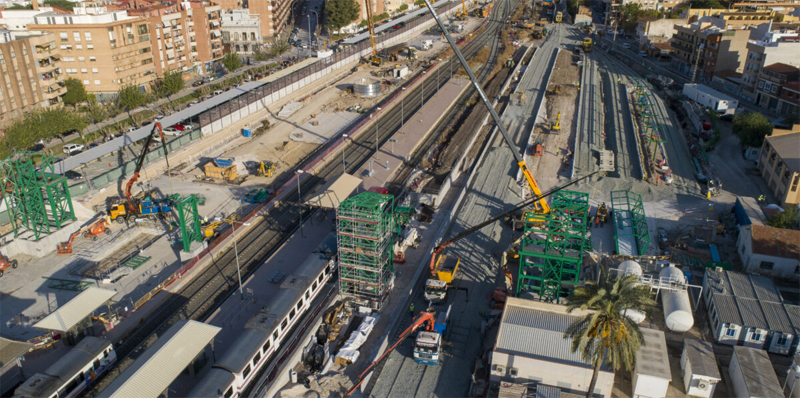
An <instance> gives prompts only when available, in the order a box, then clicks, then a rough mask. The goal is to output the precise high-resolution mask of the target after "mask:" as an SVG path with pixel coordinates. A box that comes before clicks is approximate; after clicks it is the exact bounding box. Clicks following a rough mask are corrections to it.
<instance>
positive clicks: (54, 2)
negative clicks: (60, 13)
mask: <svg viewBox="0 0 800 398" xmlns="http://www.w3.org/2000/svg"><path fill="white" fill-rule="evenodd" d="M75 4H78V3H73V2H71V1H68V0H45V2H44V5H46V6H52V7H61V8H65V9H67V10H70V11H72V9H73V8H75Z"/></svg>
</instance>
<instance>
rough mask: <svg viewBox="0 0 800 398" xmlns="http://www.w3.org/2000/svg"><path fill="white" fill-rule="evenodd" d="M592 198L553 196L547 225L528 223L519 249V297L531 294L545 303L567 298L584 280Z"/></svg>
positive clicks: (566, 194) (567, 193)
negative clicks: (583, 264)
mask: <svg viewBox="0 0 800 398" xmlns="http://www.w3.org/2000/svg"><path fill="white" fill-rule="evenodd" d="M589 209H590V206H589V195H588V194H586V193H582V192H572V191H560V192H556V193H555V194H553V203H552V205H551V211H550V214H548V215H547V216H546V219H545V221H544V222H528V223H526V225H525V233H524V235H523V239H522V241H521V243H520V249H519V258H520V262H519V274H518V276H517V289H516V292H515V295H516V296H519V295H520V293H523V292H530V293H533V294H534V296H535V297H537V298H538V299H539V300H542V301H549V302H555V301H558V298H559V297H563V296H565V294H566V293H567V291H568V290H569V289H568V288H569V287H570V286H562V283H565V284H567V285H571V286H574V285H577V284H578V281H579V278H580V271H581V264H582V263H583V253H584V252H585V251H586V250H591V247H592V242H591V239H590V237H589V236H588V235H587V232H588V219H589Z"/></svg>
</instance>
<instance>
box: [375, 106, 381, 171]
mask: <svg viewBox="0 0 800 398" xmlns="http://www.w3.org/2000/svg"><path fill="white" fill-rule="evenodd" d="M380 111H381V107H378V110H377V112H380ZM377 112H376V113H377ZM378 141H380V139H378V118H377V117H376V118H375V159H377V158H378Z"/></svg>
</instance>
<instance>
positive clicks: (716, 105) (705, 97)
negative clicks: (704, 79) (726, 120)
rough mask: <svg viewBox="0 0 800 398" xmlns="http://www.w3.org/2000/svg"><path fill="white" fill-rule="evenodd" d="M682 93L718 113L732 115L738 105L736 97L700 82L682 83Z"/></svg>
mask: <svg viewBox="0 0 800 398" xmlns="http://www.w3.org/2000/svg"><path fill="white" fill-rule="evenodd" d="M683 95H685V96H686V97H687V98H689V99H690V100H692V101H694V102H696V103H698V104H699V105H700V106H702V107H705V108H711V109H713V110H714V112H716V113H717V114H718V115H733V114H734V112H736V108H737V107H738V106H739V101H738V100H737V99H735V98H733V97H731V96H728V95H725V94H723V93H720V92H719V91H717V90H714V89H712V88H711V87H708V86H705V85H702V84H684V85H683Z"/></svg>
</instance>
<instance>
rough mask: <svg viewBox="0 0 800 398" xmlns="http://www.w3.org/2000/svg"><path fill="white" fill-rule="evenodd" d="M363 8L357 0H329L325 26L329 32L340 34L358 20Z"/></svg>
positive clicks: (326, 6)
mask: <svg viewBox="0 0 800 398" xmlns="http://www.w3.org/2000/svg"><path fill="white" fill-rule="evenodd" d="M360 16H361V7H360V6H359V5H358V3H357V2H356V1H355V0H328V1H326V2H325V24H326V25H327V29H328V31H329V32H334V31H335V32H336V33H337V34H339V33H340V31H341V29H342V28H344V27H345V26H348V25H350V24H351V23H353V22H355V21H357V20H358V18H359V17H360Z"/></svg>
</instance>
